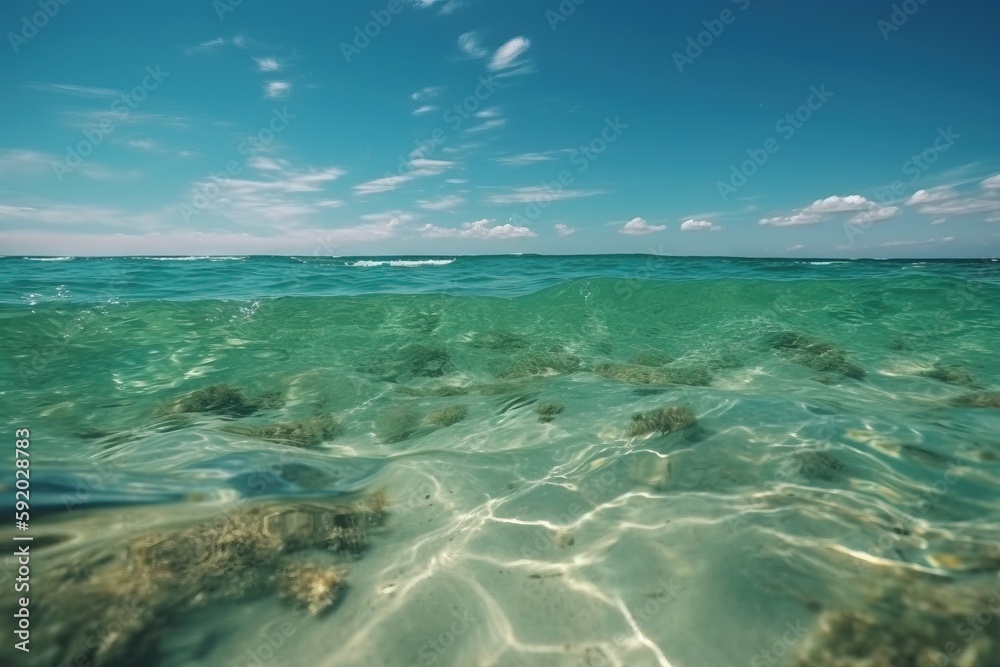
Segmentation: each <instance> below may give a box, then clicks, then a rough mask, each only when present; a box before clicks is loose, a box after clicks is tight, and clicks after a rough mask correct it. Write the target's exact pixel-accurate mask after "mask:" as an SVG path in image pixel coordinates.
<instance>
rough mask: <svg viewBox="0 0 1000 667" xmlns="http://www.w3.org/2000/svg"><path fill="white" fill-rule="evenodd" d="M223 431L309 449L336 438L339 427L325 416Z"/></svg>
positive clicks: (338, 424) (230, 428)
mask: <svg viewBox="0 0 1000 667" xmlns="http://www.w3.org/2000/svg"><path fill="white" fill-rule="evenodd" d="M225 430H226V431H229V432H231V433H239V434H241V435H247V436H250V437H252V438H259V439H261V440H268V441H270V442H277V443H280V444H283V445H291V446H292V447H304V448H309V447H315V446H316V445H318V444H320V443H322V442H324V441H326V440H330V439H331V438H334V437H336V436H337V435H338V434H340V432H341V425H340V422H339V421H337V420H336V419H335V418H334V417H331V416H329V415H326V416H322V417H313V418H312V419H307V420H304V421H299V422H280V423H277V424H265V425H263V426H246V425H239V426H236V425H233V426H229V427H227V428H226V429H225Z"/></svg>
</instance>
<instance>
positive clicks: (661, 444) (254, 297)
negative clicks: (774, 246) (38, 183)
mask: <svg viewBox="0 0 1000 667" xmlns="http://www.w3.org/2000/svg"><path fill="white" fill-rule="evenodd" d="M998 318H1000V263H998V262H997V261H996V260H990V259H987V260H971V261H931V260H928V261H913V260H906V261H903V260H899V261H895V260H892V261H877V260H858V261H831V260H755V259H725V258H674V257H661V256H645V255H636V256H621V255H615V256H580V257H545V256H531V255H519V256H518V255H514V256H492V257H435V258H412V257H406V258H392V257H386V258H355V257H129V258H105V259H98V258H90V259H87V258H71V257H61V258H12V257H8V258H2V259H0V321H2V335H0V419H2V421H3V432H4V434H5V435H4V438H5V442H6V443H7V444H5V445H4V449H3V451H4V452H6V453H7V454H6V456H5V457H4V459H5V460H6V461H7V464H6V465H8V466H9V472H8V473H4V474H3V475H2V477H0V491H2V492H3V494H4V496H5V498H8V499H9V500H8V502H13V500H12V499H13V496H14V491H15V482H14V469H15V468H14V467H15V465H16V464H15V451H14V450H15V445H14V441H15V430H16V429H28V430H29V431H30V448H28V449H27V451H28V452H30V500H28V502H27V506H28V507H27V509H26V510H25V511H28V512H29V513H30V527H29V528H28V529H27V530H26V531H25V530H17V529H16V528H15V524H14V521H13V517H9V518H8V519H7V520H5V521H4V522H3V525H2V526H0V539H3V540H5V541H7V542H8V544H23V543H24V542H13V541H12V539H13V538H14V537H15V536H31V537H32V538H33V540H32V541H31V542H30V544H31V561H30V569H31V575H30V619H31V624H30V627H31V635H30V636H31V645H30V647H31V653H30V654H25V653H22V652H20V651H17V650H15V649H14V648H13V645H14V643H15V641H17V639H16V638H15V635H13V634H12V633H11V628H10V627H9V626H11V625H12V622H11V620H10V619H11V618H12V617H11V614H13V613H14V610H15V608H16V605H17V598H18V597H20V596H21V595H29V594H26V593H15V592H14V581H15V576H17V568H18V563H17V562H16V561H15V559H13V558H10V557H9V556H7V557H4V558H3V559H0V587H2V588H0V611H2V612H3V617H4V618H6V619H7V620H6V621H5V622H4V631H3V633H2V636H3V645H2V647H0V662H2V663H3V664H4V665H39V666H43V667H50V666H51V667H56V666H63V665H74V666H76V665H88V666H91V667H93V666H95V665H96V666H98V667H107V666H112V665H113V666H120V665H150V666H163V667H181V666H192V667H193V666H199V667H200V666H205V667H207V666H213V667H216V666H223V667H230V666H235V665H242V666H245V667H264V666H270V665H281V666H285V665H287V666H296V667H299V666H301V667H333V666H340V665H344V666H348V665H358V666H361V665H364V666H369V665H386V666H396V665H399V666H402V667H409V666H412V665H417V666H430V665H457V666H463V667H465V666H470V665H482V666H486V665H495V666H512V667H513V666H518V665H544V666H548V665H552V666H557V665H559V666H561V665H581V666H583V665H586V666H591V667H593V666H605V665H607V666H611V665H623V666H630V667H631V666H644V665H661V666H663V665H671V666H674V667H737V666H750V667H761V666H764V665H768V666H772V665H773V666H780V665H797V666H802V667H804V666H806V665H808V666H812V667H817V666H824V665H837V666H845V667H846V666H847V665H865V666H866V667H883V666H886V667H888V666H891V667H896V666H899V667H902V666H906V667H923V666H924V665H936V666H937V667H941V666H942V665H959V666H962V667H979V666H982V665H990V666H996V665H1000V359H998V355H997V350H998V349H1000V325H998ZM10 551H13V549H8V548H6V547H5V548H4V549H3V552H4V553H8V552H10Z"/></svg>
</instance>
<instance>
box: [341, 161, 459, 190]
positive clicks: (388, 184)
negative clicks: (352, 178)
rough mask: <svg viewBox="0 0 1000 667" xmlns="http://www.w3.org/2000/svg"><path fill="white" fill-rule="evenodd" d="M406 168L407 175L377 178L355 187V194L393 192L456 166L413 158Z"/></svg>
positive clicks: (451, 163)
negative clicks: (411, 182)
mask: <svg viewBox="0 0 1000 667" xmlns="http://www.w3.org/2000/svg"><path fill="white" fill-rule="evenodd" d="M413 154H419V151H414V152H413V153H411V155H413ZM406 166H407V167H408V169H409V170H408V171H406V172H405V173H402V174H394V175H390V176H385V177H383V178H376V179H375V180H372V181H367V182H365V183H361V184H359V185H355V186H354V194H356V195H359V196H363V195H372V194H379V193H382V192H391V191H392V190H396V189H398V188H399V187H401V186H402V185H404V184H406V183H409V182H410V181H412V180H414V179H416V178H421V177H425V176H438V175H440V174H443V173H444V172H445V171H446V170H448V169H450V168H452V167H453V166H455V163H454V162H451V161H449V160H430V159H427V158H413V159H411V160H410V161H409V162H408V163H407V165H406Z"/></svg>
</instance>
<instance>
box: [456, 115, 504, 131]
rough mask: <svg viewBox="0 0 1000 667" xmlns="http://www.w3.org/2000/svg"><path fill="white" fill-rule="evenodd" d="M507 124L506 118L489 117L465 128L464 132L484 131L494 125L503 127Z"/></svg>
mask: <svg viewBox="0 0 1000 667" xmlns="http://www.w3.org/2000/svg"><path fill="white" fill-rule="evenodd" d="M506 124H507V119H506V118H491V119H490V120H488V121H486V122H484V123H480V124H479V125H474V126H472V127H469V128H466V130H465V131H466V132H485V131H487V130H492V129H493V128H495V127H503V126H504V125H506Z"/></svg>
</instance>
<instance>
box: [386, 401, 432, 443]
mask: <svg viewBox="0 0 1000 667" xmlns="http://www.w3.org/2000/svg"><path fill="white" fill-rule="evenodd" d="M420 422H421V415H420V414H419V413H417V412H416V411H414V410H411V409H410V408H408V407H401V406H393V407H390V408H389V409H387V410H385V411H384V412H382V413H380V414H379V415H378V416H377V417H376V418H375V436H376V437H377V438H378V439H379V440H381V441H382V442H383V443H385V444H387V445H392V444H395V443H397V442H402V441H404V440H406V439H408V438H410V437H411V436H412V435H413V434H414V433H416V431H417V429H419V428H420Z"/></svg>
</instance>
